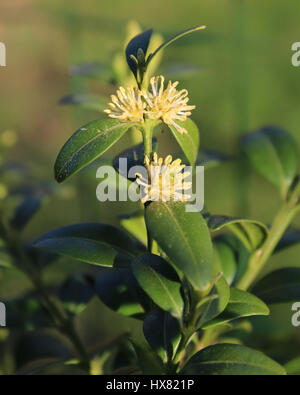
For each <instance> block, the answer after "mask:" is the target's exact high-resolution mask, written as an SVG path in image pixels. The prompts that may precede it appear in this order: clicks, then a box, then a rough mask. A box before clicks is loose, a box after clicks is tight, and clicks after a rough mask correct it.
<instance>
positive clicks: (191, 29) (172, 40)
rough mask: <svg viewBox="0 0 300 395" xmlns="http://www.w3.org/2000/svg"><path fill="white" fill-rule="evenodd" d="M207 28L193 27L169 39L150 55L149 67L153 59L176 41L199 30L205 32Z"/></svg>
mask: <svg viewBox="0 0 300 395" xmlns="http://www.w3.org/2000/svg"><path fill="white" fill-rule="evenodd" d="M205 27H206V26H204V25H202V26H196V27H192V28H190V29H186V30H184V31H182V32H180V33H178V34H175V36H173V37H171V38H170V39H168V40H167V41H165V42H164V43H162V44H161V45H160V46H159V47H158V48H157V49H156V50H155V51H154V52H153V54H150V55H149V57H148V59H147V65H149V63H150V62H151V61H152V59H153V58H154V57H155V56H156V55H157V54H158V53H159V52H160V51H161V50H163V49H165V48H166V47H168V46H169V45H170V44H172V43H173V42H174V41H176V40H178V39H179V38H181V37H184V36H185V35H187V34H190V33H193V32H196V31H197V30H203V29H205Z"/></svg>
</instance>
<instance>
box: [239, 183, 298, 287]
mask: <svg viewBox="0 0 300 395" xmlns="http://www.w3.org/2000/svg"><path fill="white" fill-rule="evenodd" d="M298 189H299V186H298V188H295V190H294V192H293V193H292V195H291V197H290V198H289V199H288V201H286V202H285V203H284V204H283V206H282V208H281V210H280V211H279V213H278V214H277V215H276V217H275V219H274V221H273V223H272V226H271V229H270V231H269V234H268V236H267V238H266V240H265V242H264V244H263V245H262V247H261V248H260V249H258V250H256V251H255V252H254V253H253V255H252V256H251V257H250V260H249V264H248V268H247V270H246V272H245V273H244V275H243V276H242V278H241V279H240V280H239V282H238V283H237V287H238V288H240V289H242V290H247V289H248V288H249V287H250V286H251V285H252V284H253V282H254V280H255V279H256V278H257V276H258V275H259V273H260V272H261V271H262V269H263V268H264V266H265V264H266V263H267V261H268V259H269V258H270V256H271V255H272V254H273V252H274V249H275V247H276V245H277V244H278V242H279V240H280V239H281V237H282V236H283V234H284V232H285V231H286V229H287V228H288V226H289V225H290V223H291V221H292V220H293V218H294V216H295V214H296V212H297V211H298V209H299V206H297V203H298V196H297V194H298Z"/></svg>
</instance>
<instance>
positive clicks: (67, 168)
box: [54, 119, 133, 182]
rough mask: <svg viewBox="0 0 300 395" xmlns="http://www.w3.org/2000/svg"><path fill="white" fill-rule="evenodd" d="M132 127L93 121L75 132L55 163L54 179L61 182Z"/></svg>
mask: <svg viewBox="0 0 300 395" xmlns="http://www.w3.org/2000/svg"><path fill="white" fill-rule="evenodd" d="M131 126H133V124H132V123H130V122H120V121H118V120H114V119H103V120H98V121H93V122H91V123H89V124H88V125H85V126H83V127H82V128H80V129H79V130H77V132H75V133H74V134H73V135H72V136H71V137H70V138H69V140H68V141H67V142H66V143H65V145H64V146H63V148H62V149H61V151H60V153H59V155H58V157H57V159H56V162H55V167H54V170H55V179H56V181H58V182H63V181H64V180H66V179H67V178H68V177H70V176H71V175H72V174H75V173H77V172H78V171H79V170H81V169H82V168H83V167H85V166H87V165H88V164H89V163H91V162H92V161H93V160H95V159H96V158H98V157H99V156H100V155H102V154H103V153H104V152H105V151H107V150H108V149H109V148H110V147H111V146H112V145H114V144H115V143H116V142H117V141H118V140H119V139H120V138H121V137H122V136H123V134H124V133H126V131H127V130H128V129H129V128H130V127H131Z"/></svg>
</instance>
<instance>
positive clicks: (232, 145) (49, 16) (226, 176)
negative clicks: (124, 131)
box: [0, 0, 300, 359]
mask: <svg viewBox="0 0 300 395" xmlns="http://www.w3.org/2000/svg"><path fill="white" fill-rule="evenodd" d="M299 16H300V4H299V1H298V0H287V1H284V2H283V1H282V0H273V1H272V2H263V1H261V0H185V1H181V0H180V1H179V0H164V1H161V0H152V1H145V0H127V1H125V0H114V1H111V2H108V1H104V0H84V1H83V0H69V1H68V0H66V1H58V0H14V1H11V0H2V1H1V5H0V41H2V42H4V43H5V44H6V47H7V67H6V68H0V81H1V99H0V100H1V106H0V120H1V123H0V134H1V133H2V132H4V131H7V130H13V131H15V132H16V133H17V136H18V143H17V144H16V146H15V147H14V148H13V149H12V150H11V151H10V154H9V159H11V160H20V161H22V162H24V163H26V164H27V165H28V166H29V167H30V168H31V170H32V172H33V173H34V177H36V178H37V179H39V180H40V181H50V182H53V184H54V181H53V165H54V161H55V158H56V155H57V153H58V151H59V149H60V148H61V146H62V144H63V143H64V142H65V141H66V139H67V138H68V137H69V136H70V135H71V134H72V133H73V132H74V131H75V130H76V129H78V128H79V127H80V126H82V125H84V124H85V123H87V122H89V121H91V120H93V119H96V118H99V117H103V114H102V113H100V112H97V111H89V110H84V109H82V108H79V107H77V106H73V107H72V106H59V105H58V101H59V99H60V98H61V97H63V96H65V95H66V94H70V93H84V92H94V93H97V94H101V95H109V94H110V93H112V87H111V85H110V84H108V83H107V82H104V81H103V80H101V78H100V79H99V80H98V81H97V80H95V79H90V78H84V77H78V76H72V75H70V72H69V70H70V67H71V66H72V65H76V64H81V63H89V62H90V63H93V62H104V63H109V62H110V61H111V60H112V59H113V56H114V55H115V54H116V53H117V52H119V51H120V50H122V48H123V41H124V39H125V29H126V25H127V23H128V22H129V21H131V20H135V21H137V22H138V23H139V24H140V25H141V26H142V28H143V29H145V30H146V29H148V28H153V29H154V30H155V31H156V32H159V33H161V34H162V35H163V37H164V38H165V39H166V38H169V37H170V36H171V35H173V34H174V33H176V32H178V31H181V30H184V29H185V28H187V27H191V26H195V25H199V24H206V25H207V26H208V28H207V30H206V31H203V32H200V33H195V34H193V35H191V36H187V37H184V38H183V39H181V40H179V41H177V42H176V43H175V45H173V46H171V47H169V48H168V49H166V51H165V52H164V56H163V59H162V64H161V70H162V71H163V72H164V74H165V75H166V78H172V79H173V78H175V76H176V70H174V66H173V68H172V64H173V63H174V64H176V65H177V66H176V67H177V70H178V67H179V69H180V73H177V74H178V79H179V80H180V83H181V86H184V87H186V88H187V89H188V90H189V95H190V102H191V104H195V105H196V106H197V108H196V110H195V111H194V112H193V115H192V118H193V119H194V120H195V121H196V122H197V124H198V126H199V129H200V133H201V147H202V148H208V149H213V150H216V151H221V152H223V153H226V154H228V155H230V156H233V157H236V156H237V155H238V152H239V140H240V137H241V136H242V135H243V134H244V133H246V132H249V131H253V130H255V129H257V128H260V127H261V126H264V125H268V124H275V125H278V126H281V127H283V128H284V129H286V130H287V131H289V132H290V133H292V134H293V135H294V136H295V138H296V139H297V141H298V142H299V143H300V126H299V125H300V111H299V94H300V78H299V77H300V68H295V67H293V66H292V65H291V56H292V52H291V45H292V43H293V42H295V41H300V31H299ZM191 65H192V67H191ZM175 69H176V68H175ZM176 79H177V78H176ZM160 141H161V144H160V151H161V152H162V153H165V152H170V151H172V153H173V152H178V148H177V146H176V144H175V142H174V141H173V139H172V137H171V136H170V135H166V134H164V135H163V136H162V137H161V140H160ZM128 144H129V141H128V139H126V138H125V139H122V140H121V141H120V142H119V143H118V145H117V147H116V148H114V150H113V152H109V153H108V154H107V156H108V157H110V156H112V155H113V153H118V152H120V151H122V150H123V149H125V148H126V147H127V146H128ZM96 186H97V180H96V178H95V177H94V176H93V177H90V179H89V180H87V179H86V177H84V176H81V177H80V176H79V177H76V176H75V177H73V178H71V179H70V180H69V181H68V182H67V183H66V186H62V187H61V188H63V189H62V190H63V191H64V193H65V194H64V195H63V196H61V195H59V194H56V195H55V197H54V198H53V199H51V200H50V201H49V202H48V203H47V204H45V205H44V206H43V207H42V208H41V209H40V211H39V212H38V213H37V214H36V215H35V217H34V219H33V221H32V222H31V223H30V224H29V225H28V226H27V227H26V229H25V233H24V237H25V239H26V240H32V239H35V238H36V237H37V236H38V235H39V234H41V233H43V232H46V231H48V230H50V229H53V228H56V227H59V226H62V225H66V224H71V223H77V222H81V221H100V222H110V223H113V224H117V223H118V215H119V214H120V213H126V212H131V211H133V209H134V207H133V206H132V207H131V206H130V205H129V206H128V205H125V204H122V205H118V204H117V203H109V204H105V205H101V204H100V203H99V202H97V200H96V197H95V190H96ZM0 204H1V201H0ZM279 204H280V201H279V198H278V197H277V194H276V191H275V189H274V188H273V187H272V186H270V185H269V184H268V183H267V182H266V181H264V180H263V179H262V178H261V177H260V176H257V175H256V174H253V172H252V171H250V170H249V169H248V168H247V164H246V163H245V162H244V161H243V160H232V161H228V162H226V163H224V164H222V165H220V166H218V167H215V168H213V169H209V170H207V171H206V173H205V206H206V209H207V210H208V211H210V212H211V213H214V214H224V215H232V216H245V217H249V218H254V219H259V220H262V221H264V222H265V223H267V224H269V223H270V221H271V220H272V217H273V215H274V214H275V213H276V211H277V209H278V207H279ZM295 225H296V226H297V225H298V226H300V218H298V220H297V221H295ZM299 254H300V246H298V247H293V248H292V249H291V250H289V251H288V252H286V251H284V252H282V253H280V254H278V255H276V257H274V258H272V261H271V262H270V264H269V266H268V267H267V269H266V270H273V269H274V268H278V267H281V266H287V265H289V266H300V260H299ZM51 270H52V271H51ZM57 270H59V268H56V269H55V268H52V269H49V273H48V274H49V276H51V275H52V276H54V277H55V276H57V275H58V274H57ZM0 280H1V279H0ZM11 281H15V279H14V278H12V279H11ZM16 293H17V294H21V291H20V292H16ZM6 298H8V299H9V295H6V294H5V286H4V283H2V284H1V283H0V300H1V299H2V300H5V299H6ZM99 306H100V302H98V301H93V302H92V303H91V304H90V305H89V306H88V308H87V310H86V311H84V312H83V313H82V314H81V316H80V319H78V320H79V324H78V325H79V326H80V327H81V330H82V333H84V334H85V335H86V337H87V338H88V341H89V342H92V341H93V340H92V339H93V338H97V339H98V337H99V333H101V336H102V337H103V339H106V338H109V337H111V336H112V335H113V334H118V333H120V332H121V331H122V330H123V329H124V328H125V329H130V330H131V329H132V328H133V327H135V328H136V327H137V326H138V325H136V322H135V321H133V320H131V319H125V318H118V320H119V322H120V325H119V327H118V328H117V326H116V325H115V323H114V324H113V325H112V322H115V319H116V317H117V316H116V314H114V313H112V312H110V311H108V309H106V308H104V307H103V306H102V307H101V308H100V307H99ZM94 311H96V312H97V314H96V315H97V316H98V318H97V319H94V316H95V314H93V312H94ZM290 318H291V310H290V306H289V305H285V306H277V307H275V308H273V309H272V314H271V317H270V318H266V319H263V320H261V319H256V320H255V322H256V326H257V331H259V332H260V333H261V335H262V338H263V336H264V331H265V329H266V328H267V327H270V330H271V332H270V335H268V338H269V339H270V338H274V339H276V342H277V343H276V344H277V346H276V347H274V343H273V348H272V349H271V353H272V354H274V355H275V356H279V358H282V359H288V357H290V356H294V355H295V354H296V355H297V353H298V351H300V329H294V328H293V327H292V326H291V324H290ZM112 326H113V328H112ZM137 330H139V328H137ZM99 331H100V332H99ZM98 340H99V339H98ZM285 344H289V347H286V349H287V350H288V351H287V353H286V354H284V352H283V351H284V348H285ZM264 346H265V347H266V348H268V347H269V343H268V341H267V342H266V343H265V345H264Z"/></svg>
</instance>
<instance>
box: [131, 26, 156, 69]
mask: <svg viewBox="0 0 300 395" xmlns="http://www.w3.org/2000/svg"><path fill="white" fill-rule="evenodd" d="M151 36H152V29H149V30H146V31H145V32H143V33H141V34H139V35H137V36H135V37H134V38H133V39H132V40H131V41H130V42H129V43H128V45H127V47H126V60H127V63H128V66H129V67H130V69H131V71H132V72H133V74H134V75H135V77H136V76H137V64H136V63H135V61H134V60H133V59H132V58H131V57H130V56H131V55H133V56H134V57H135V58H136V59H137V58H138V50H139V49H142V50H143V52H144V54H145V55H146V54H147V50H148V46H149V43H150V38H151Z"/></svg>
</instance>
